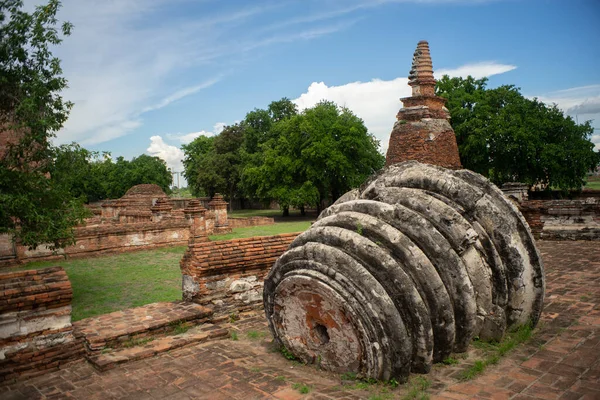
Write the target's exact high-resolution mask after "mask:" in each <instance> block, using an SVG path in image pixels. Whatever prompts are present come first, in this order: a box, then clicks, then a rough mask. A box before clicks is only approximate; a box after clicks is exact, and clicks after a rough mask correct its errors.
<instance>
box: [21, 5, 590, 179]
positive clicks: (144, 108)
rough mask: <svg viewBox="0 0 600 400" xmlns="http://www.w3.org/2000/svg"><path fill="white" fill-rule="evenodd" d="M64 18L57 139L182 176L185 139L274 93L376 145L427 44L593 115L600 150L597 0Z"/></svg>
mask: <svg viewBox="0 0 600 400" xmlns="http://www.w3.org/2000/svg"><path fill="white" fill-rule="evenodd" d="M32 4H35V1H29V2H28V6H31V5H32ZM59 14H60V15H59V17H60V19H62V20H68V21H71V22H72V23H73V24H74V25H75V29H74V30H73V33H72V35H71V36H70V37H68V38H66V40H65V41H64V42H63V44H62V45H61V46H60V47H59V48H57V49H56V51H55V52H56V54H57V55H58V56H59V57H60V58H61V59H62V60H63V69H64V73H65V76H66V77H67V79H68V80H69V83H70V88H69V89H68V90H67V91H66V92H65V94H64V95H65V98H67V99H69V100H71V101H73V102H74V103H75V107H74V109H73V110H72V113H71V116H70V118H69V120H68V121H67V123H66V125H65V127H64V129H63V130H62V131H61V132H59V133H58V135H57V140H56V141H57V143H68V142H71V141H77V142H79V143H80V144H81V145H83V146H84V147H86V148H88V149H91V150H106V151H110V152H111V153H112V155H113V157H116V156H120V155H122V156H125V157H126V158H131V157H134V156H138V155H140V154H143V153H147V154H153V155H158V156H160V157H162V158H164V159H165V160H166V161H167V163H168V164H169V165H170V166H171V168H172V169H173V170H181V164H180V159H181V157H182V152H181V150H180V146H181V144H183V143H188V142H189V141H190V140H192V139H193V138H194V137H197V136H198V135H201V134H203V135H212V134H214V133H215V132H219V131H220V129H221V128H222V126H223V125H226V124H231V123H234V122H236V121H239V120H241V119H243V118H244V116H245V114H246V113H247V112H248V111H251V110H252V109H254V108H264V107H266V106H267V105H268V104H269V103H270V102H271V101H273V100H278V99H280V98H282V97H288V98H290V99H293V100H294V101H296V103H297V104H298V105H299V106H300V107H301V108H303V107H310V106H312V105H314V104H315V103H316V102H318V101H319V100H321V99H329V100H333V101H336V102H337V103H338V104H340V105H346V106H347V107H349V108H350V109H352V110H353V111H354V112H355V113H356V114H357V115H358V116H359V117H361V118H363V120H364V121H365V124H366V125H367V127H368V128H369V130H370V131H371V132H372V133H373V134H375V135H376V136H377V138H378V139H379V140H380V141H381V145H382V151H384V150H385V149H386V148H387V142H388V139H389V132H390V131H391V129H392V126H393V123H394V120H395V114H396V112H397V111H398V109H399V108H400V107H401V103H400V102H399V101H398V99H399V98H400V97H404V96H407V95H409V93H410V90H409V87H408V86H407V85H406V82H407V81H406V76H407V75H408V71H409V69H410V64H411V60H412V54H413V52H414V49H415V47H416V45H417V42H418V41H419V40H423V39H424V40H428V41H429V44H430V48H431V53H432V59H433V66H434V70H435V71H436V75H438V76H440V75H441V74H442V73H449V74H451V75H454V76H457V75H458V76H466V75H468V74H472V75H474V76H477V77H482V76H488V77H489V86H490V87H495V86H498V85H502V84H514V85H516V86H518V87H520V88H521V91H522V93H523V94H524V95H526V96H529V97H533V96H535V97H538V98H540V99H542V100H544V101H547V102H549V103H552V102H555V103H557V104H558V105H559V107H561V108H562V109H563V110H565V111H566V112H567V113H569V114H571V115H574V116H575V115H577V118H578V120H579V121H583V120H587V119H595V121H594V122H593V125H594V126H595V127H597V128H599V129H598V130H597V131H596V133H597V134H598V135H597V136H595V137H594V139H593V140H594V141H595V143H596V144H597V145H598V146H597V148H600V68H598V65H600V45H598V39H600V2H599V1H598V0H588V1H584V0H569V1H564V0H554V1H553V0H497V1H491V0H490V1H486V0H478V1H468V0H463V1H451V0H428V1H418V0H413V1H410V0H404V1H401V0H400V1H393V0H389V1H386V0H381V1H364V0H347V1H346V0H319V1H317V0H301V1H291V0H290V1H286V0H280V1H258V0H257V1H233V0H231V1H228V0H222V1H216V0H215V1H211V0H105V1H102V2H98V1H95V0H63V8H62V9H61V11H60V12H59Z"/></svg>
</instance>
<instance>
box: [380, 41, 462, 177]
mask: <svg viewBox="0 0 600 400" xmlns="http://www.w3.org/2000/svg"><path fill="white" fill-rule="evenodd" d="M435 82H436V81H435V78H434V77H433V66H432V63H431V55H430V54H429V44H428V43H427V42H426V41H425V40H422V41H420V42H419V44H418V45H417V49H416V50H415V55H414V57H413V62H412V68H411V70H410V74H409V76H408V84H409V85H410V86H411V87H412V96H411V97H406V98H403V99H400V100H401V101H402V103H404V107H403V108H401V109H400V111H398V115H397V116H396V118H397V119H398V120H397V121H396V123H395V124H394V129H393V130H392V134H391V136H390V143H389V147H388V151H387V156H386V165H392V164H396V163H399V162H402V161H409V160H415V161H419V162H422V163H427V164H433V165H439V166H441V167H445V168H451V169H459V168H462V167H461V164H460V158H459V156H458V146H457V145H456V136H455V135H454V130H453V129H452V126H450V122H449V120H450V114H449V113H448V110H447V109H446V107H444V104H445V103H446V99H444V98H442V97H438V96H436V95H435Z"/></svg>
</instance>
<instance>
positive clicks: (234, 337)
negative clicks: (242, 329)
mask: <svg viewBox="0 0 600 400" xmlns="http://www.w3.org/2000/svg"><path fill="white" fill-rule="evenodd" d="M229 334H230V337H231V340H238V334H237V332H236V331H231V332H230V333H229Z"/></svg>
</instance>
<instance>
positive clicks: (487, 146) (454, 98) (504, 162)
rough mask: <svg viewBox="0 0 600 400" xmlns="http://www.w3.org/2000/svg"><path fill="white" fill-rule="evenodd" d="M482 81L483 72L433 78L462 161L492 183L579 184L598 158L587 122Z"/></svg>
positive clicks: (510, 88) (561, 186) (564, 187)
mask: <svg viewBox="0 0 600 400" xmlns="http://www.w3.org/2000/svg"><path fill="white" fill-rule="evenodd" d="M486 86H487V79H486V78H483V79H474V78H472V77H470V76H469V77H467V78H449V77H448V76H444V77H443V78H442V79H441V80H439V81H438V84H437V88H436V92H437V94H438V95H439V96H442V97H445V98H447V99H448V103H447V105H446V106H447V107H448V109H449V111H450V115H451V124H452V127H453V128H454V131H455V133H456V140H457V143H458V147H459V152H460V157H461V162H462V164H463V166H464V167H465V168H468V169H471V170H473V171H476V172H479V173H480V174H482V175H484V176H486V177H488V178H489V179H491V180H492V181H493V182H494V183H496V184H502V183H505V182H524V183H527V184H529V185H530V186H533V185H540V186H542V187H547V188H551V187H553V188H559V189H561V190H569V189H573V188H575V189H579V188H581V186H582V185H583V184H584V182H585V181H584V179H585V176H586V173H587V172H588V171H589V170H590V169H593V168H595V167H596V166H597V165H598V163H599V162H600V159H599V157H598V153H595V152H594V144H593V143H592V142H591V141H590V137H591V135H592V133H593V128H592V127H591V125H590V123H589V122H585V123H583V124H577V123H575V121H573V119H572V118H571V117H569V116H565V115H564V114H563V112H562V111H560V110H559V109H558V107H557V106H556V105H552V106H548V105H546V104H544V103H543V102H541V101H539V100H537V99H528V98H526V97H524V96H523V95H522V94H521V93H520V91H519V89H518V88H516V87H514V86H512V85H504V86H500V87H498V88H495V89H487V87H486Z"/></svg>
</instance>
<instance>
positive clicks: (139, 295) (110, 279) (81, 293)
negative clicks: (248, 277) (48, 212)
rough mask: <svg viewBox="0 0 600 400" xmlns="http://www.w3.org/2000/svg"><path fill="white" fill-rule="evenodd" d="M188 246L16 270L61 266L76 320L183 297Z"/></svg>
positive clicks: (36, 264) (52, 263) (58, 262)
mask: <svg viewBox="0 0 600 400" xmlns="http://www.w3.org/2000/svg"><path fill="white" fill-rule="evenodd" d="M185 249H186V247H184V246H179V247H169V248H163V249H156V250H148V251H136V252H131V253H121V254H116V255H109V256H102V257H90V258H77V259H67V260H54V261H37V262H32V263H29V264H27V265H25V266H22V267H17V268H15V269H10V270H11V271H14V270H30V269H40V268H47V267H53V266H57V265H60V266H62V267H63V268H64V269H65V271H66V272H67V275H68V276H69V280H70V281H71V285H72V286H73V303H72V305H73V312H72V318H73V321H78V320H80V319H84V318H88V317H94V316H97V315H102V314H107V313H111V312H113V311H119V310H124V309H127V308H132V307H139V306H143V305H145V304H149V303H156V302H161V301H175V300H181V270H180V268H179V260H180V259H181V257H182V256H183V253H184V251H185Z"/></svg>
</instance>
